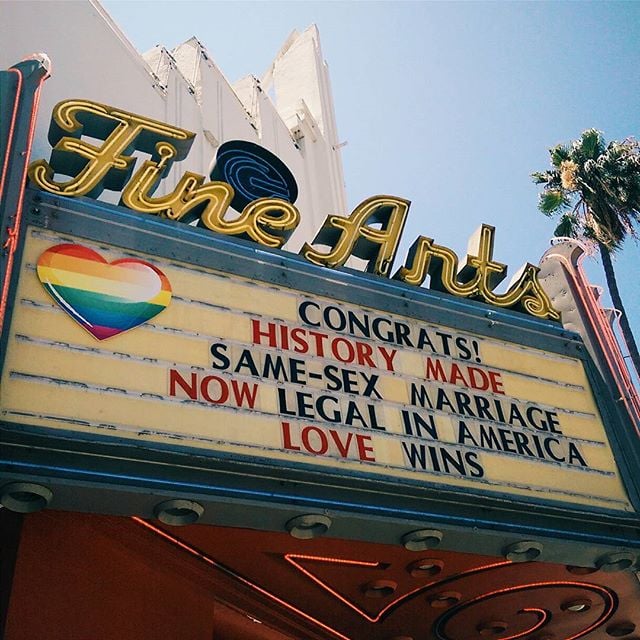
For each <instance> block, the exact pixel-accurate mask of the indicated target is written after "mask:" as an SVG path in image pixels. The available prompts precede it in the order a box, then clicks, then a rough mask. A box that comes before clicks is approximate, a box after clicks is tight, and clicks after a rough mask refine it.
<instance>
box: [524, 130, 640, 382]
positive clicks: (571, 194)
mask: <svg viewBox="0 0 640 640" xmlns="http://www.w3.org/2000/svg"><path fill="white" fill-rule="evenodd" d="M549 153H550V155H551V165H552V168H551V169H550V170H548V171H541V172H537V173H533V174H532V178H533V181H534V182H535V183H536V184H541V185H543V190H542V192H541V193H540V196H539V202H538V208H539V209H540V211H542V213H544V214H545V215H547V216H554V215H559V216H560V220H559V223H558V226H557V227H556V230H555V235H556V236H569V237H571V238H579V239H581V240H586V241H587V242H589V243H591V244H594V245H596V246H597V247H598V249H599V251H600V255H601V257H602V264H603V267H604V272H605V275H606V279H607V286H608V288H609V293H610V294H611V301H612V302H613V305H614V307H615V308H616V309H618V311H619V312H620V313H621V316H620V328H621V329H622V335H623V337H624V340H625V342H626V343H627V347H628V349H629V355H630V357H631V361H632V363H633V366H634V368H635V370H636V372H637V373H638V374H639V375H640V355H638V347H637V345H636V342H635V339H634V337H633V334H632V333H631V328H630V327H629V321H628V319H627V315H626V313H625V311H624V306H623V304H622V299H621V298H620V292H619V290H618V284H617V282H616V276H615V272H614V270H613V264H612V260H611V256H612V254H614V253H615V252H616V251H617V250H618V249H620V247H621V246H622V244H623V242H624V240H625V238H627V237H628V236H632V237H634V238H636V237H637V235H636V231H635V226H636V225H637V224H638V223H639V222H640V145H639V144H638V142H637V141H636V140H633V139H627V140H624V141H622V142H617V141H615V140H614V141H612V142H609V144H606V143H605V141H604V139H603V136H602V132H600V131H597V130H596V129H587V131H584V132H583V133H582V135H581V136H580V138H579V139H578V140H576V141H574V142H572V143H571V144H570V145H562V144H559V145H557V146H555V147H553V148H552V149H550V150H549Z"/></svg>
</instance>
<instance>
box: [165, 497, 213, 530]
mask: <svg viewBox="0 0 640 640" xmlns="http://www.w3.org/2000/svg"><path fill="white" fill-rule="evenodd" d="M153 513H154V515H155V517H156V518H158V520H160V522H163V523H164V524H169V525H172V526H174V527H181V526H184V525H186V524H193V523H194V522H197V521H198V520H199V519H200V517H201V516H202V514H203V513H204V507H203V506H202V505H201V504H199V503H197V502H194V501H193V500H182V499H177V500H165V501H164V502H160V503H159V504H157V505H156V506H155V508H154V510H153Z"/></svg>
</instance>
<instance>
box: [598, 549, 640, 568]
mask: <svg viewBox="0 0 640 640" xmlns="http://www.w3.org/2000/svg"><path fill="white" fill-rule="evenodd" d="M635 561H636V556H635V554H633V553H629V552H627V551H619V552H617V553H608V554H606V555H604V556H600V557H599V558H598V559H597V560H596V567H598V569H600V570H601V571H607V572H610V571H624V570H625V569H628V568H629V567H631V565H633V563H634V562H635Z"/></svg>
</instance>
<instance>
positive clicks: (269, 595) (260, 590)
mask: <svg viewBox="0 0 640 640" xmlns="http://www.w3.org/2000/svg"><path fill="white" fill-rule="evenodd" d="M131 519H132V520H133V521H134V522H136V523H137V524H139V525H142V526H143V527H146V528H147V529H149V530H150V531H153V532H154V533H155V534H157V535H159V536H161V537H162V538H164V539H165V540H168V541H169V542H171V543H172V544H174V545H175V546H177V547H179V548H180V549H183V550H184V551H186V552H187V553H189V554H191V555H193V556H195V557H196V558H198V559H200V560H203V561H204V562H206V563H207V564H208V565H210V566H212V567H215V568H216V569H219V570H220V571H223V572H224V573H226V574H228V575H230V576H232V577H233V578H235V579H236V580H238V581H240V582H242V584H245V585H247V586H248V587H250V588H251V589H254V590H255V591H257V592H258V593H260V594H262V595H264V596H266V597H267V598H270V599H271V600H273V601H274V602H277V603H278V604H279V605H281V606H283V607H285V608H286V609H289V610H290V611H293V612H294V613H296V614H297V615H299V616H300V617H302V618H304V619H305V620H309V621H310V622H312V623H313V624H316V625H318V626H319V627H320V628H321V629H324V630H325V631H328V632H329V633H332V634H333V635H335V636H336V637H338V638H341V640H352V639H351V638H348V637H347V636H344V635H342V634H341V633H340V632H339V631H336V630H335V629H333V628H332V627H329V626H328V625H326V624H324V623H322V622H320V620H317V619H316V618H314V617H313V616H310V615H309V614H308V613H305V612H304V611H301V610H300V609H298V608H297V607H294V606H293V605H292V604H290V603H289V602H287V601H286V600H282V599H281V598H278V596H276V595H274V594H273V593H270V592H269V591H267V590H266V589H263V588H262V587H260V586H258V585H257V584H255V583H254V582H251V581H250V580H247V578H244V577H243V576H241V575H240V574H238V573H236V572H235V571H233V570H232V569H229V568H228V567H225V566H224V565H223V564H220V563H219V562H216V561H215V560H214V559H213V558H210V557H209V556H207V555H206V554H204V553H202V552H201V551H198V550H197V549H195V548H194V547H192V546H190V545H188V544H186V543H184V542H182V541H181V540H179V539H178V538H176V537H174V536H172V535H170V534H168V533H167V532H166V531H163V530H162V529H159V528H158V527H156V526H154V525H152V524H151V523H149V522H146V521H145V520H142V518H138V517H137V516H133V517H132V518H131Z"/></svg>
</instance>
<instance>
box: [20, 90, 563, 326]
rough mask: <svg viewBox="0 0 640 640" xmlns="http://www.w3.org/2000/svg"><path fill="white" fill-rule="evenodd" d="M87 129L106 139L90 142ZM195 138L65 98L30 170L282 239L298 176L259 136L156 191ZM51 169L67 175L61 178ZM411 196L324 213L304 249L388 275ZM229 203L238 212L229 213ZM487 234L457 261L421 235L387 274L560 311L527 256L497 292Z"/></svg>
mask: <svg viewBox="0 0 640 640" xmlns="http://www.w3.org/2000/svg"><path fill="white" fill-rule="evenodd" d="M83 136H87V137H91V138H94V139H98V140H102V141H103V143H102V144H101V145H99V146H96V145H95V144H93V143H91V142H89V141H87V140H86V139H83ZM193 139H194V134H193V133H191V132H189V131H186V130H184V129H180V128H178V127H174V126H171V125H168V124H165V123H162V122H159V121H156V120H152V119H150V118H147V117H145V116H140V115H136V114H133V113H129V112H126V111H123V110H121V109H117V108H114V107H110V106H106V105H102V104H98V103H95V102H90V101H87V100H67V101H64V102H61V103H59V104H58V105H57V106H56V107H55V109H54V111H53V116H52V120H51V127H50V131H49V140H50V142H51V144H52V146H53V151H52V154H51V159H50V161H49V162H47V161H45V160H38V161H36V162H34V163H33V164H32V165H31V167H30V169H29V177H30V178H31V180H32V182H33V183H34V184H36V185H37V186H38V187H40V188H41V189H44V190H45V191H49V192H51V193H55V194H59V195H63V196H90V197H94V198H96V197H98V196H99V195H100V193H101V192H102V191H103V190H104V189H110V190H115V191H121V192H122V194H121V204H122V205H124V206H125V207H128V208H129V209H132V210H134V211H138V212H141V213H148V214H155V215H161V216H164V217H166V218H169V219H171V220H179V221H182V222H188V223H196V221H197V224H198V225H199V226H203V227H205V228H207V229H210V230H212V231H215V232H217V233H222V234H226V235H232V236H239V237H243V238H247V239H250V240H252V241H254V242H257V243H260V244H262V245H264V246H267V247H272V248H279V247H281V246H282V245H283V244H284V242H285V241H286V240H287V238H288V237H289V236H290V235H291V233H292V232H293V231H294V230H295V228H296V226H297V225H298V223H299V221H300V213H299V211H298V210H297V208H296V207H295V205H294V202H295V199H296V197H297V186H296V183H295V179H294V177H293V175H292V174H291V172H290V171H289V170H288V169H287V167H286V166H285V165H284V163H282V162H281V161H280V160H279V159H278V158H277V157H275V156H274V155H273V154H271V153H270V152H268V151H267V150H266V149H263V148H262V147H259V146H258V145H254V144H252V143H248V142H243V141H234V142H230V143H226V144H225V145H222V147H220V149H219V150H218V154H217V163H216V167H215V169H214V171H213V172H212V176H211V177H212V178H213V179H212V181H209V182H206V181H205V177H204V176H201V175H197V174H194V173H191V172H186V173H185V174H184V175H183V176H182V178H181V179H180V180H179V182H178V184H177V186H176V188H175V189H174V190H173V191H172V192H171V193H168V194H166V195H163V196H153V193H154V191H155V190H156V188H157V187H158V185H159V184H160V182H161V180H162V179H163V178H164V177H165V176H166V175H167V173H168V171H169V170H170V168H171V166H172V164H173V162H174V161H176V160H182V159H184V158H185V157H186V156H187V153H188V151H189V149H190V147H191V144H192V142H193ZM136 150H137V151H141V152H144V153H148V154H150V155H151V159H150V160H146V161H145V162H143V163H142V165H141V166H140V167H139V168H138V169H137V171H135V173H134V165H135V162H136V161H135V158H133V157H132V156H131V154H132V153H133V152H134V151H136ZM56 174H62V175H64V176H71V177H70V178H69V179H67V180H62V181H60V180H58V179H56V177H55V176H56ZM409 204H410V203H409V202H408V201H407V200H404V199H403V198H399V197H395V196H386V195H385V196H374V197H371V198H368V199H366V200H364V201H363V202H362V203H360V204H359V205H358V206H357V207H356V208H355V209H354V211H353V212H352V213H351V215H350V216H348V217H342V216H337V215H331V216H328V217H327V219H326V220H325V222H324V224H323V226H322V228H321V229H320V231H319V232H318V234H317V235H316V238H315V240H314V243H315V244H320V245H323V246H325V247H328V249H327V250H323V249H321V248H317V247H315V246H312V245H311V244H308V243H306V244H305V245H304V246H303V248H302V250H301V255H302V256H304V258H306V259H307V260H308V261H310V262H312V263H313V264H317V265H321V266H326V267H340V266H343V265H344V264H345V263H346V262H347V260H348V259H349V257H350V256H352V255H353V256H356V257H358V258H361V259H363V260H365V261H366V262H367V270H368V271H370V272H372V273H374V274H377V275H380V276H388V275H389V272H390V269H391V266H392V263H393V260H394V257H395V254H396V251H397V249H398V244H399V242H400V237H401V234H402V230H403V228H404V224H405V220H406V217H407V213H408V210H409ZM230 206H233V207H234V208H236V209H237V210H238V211H240V213H239V215H237V216H235V217H233V218H229V217H228V216H227V212H228V209H229V207H230ZM493 244H494V229H493V227H491V226H488V225H482V227H481V228H480V229H479V230H478V232H477V233H476V235H475V236H474V237H473V238H472V241H471V242H470V245H469V246H470V249H469V255H468V256H467V257H466V260H465V263H464V265H460V264H459V260H458V257H457V256H456V254H455V253H454V252H453V251H452V250H451V249H449V248H447V247H444V246H441V245H438V244H436V243H435V242H434V241H433V239H431V238H427V237H425V236H420V237H419V238H417V239H416V241H415V242H414V243H413V245H412V247H411V249H410V251H409V256H408V260H407V263H406V264H405V265H404V266H402V267H401V268H400V269H398V271H397V272H396V273H395V274H394V276H393V277H394V278H395V279H397V280H400V281H402V282H406V283H408V284H412V285H417V286H419V285H421V284H422V283H423V282H424V281H425V279H426V277H427V275H428V276H429V285H430V288H432V289H436V290H439V291H444V292H447V293H450V294H453V295H455V296H460V297H464V298H472V299H476V300H481V301H483V302H486V303H488V304H491V305H495V306H498V307H502V308H508V309H517V310H520V311H524V312H526V313H529V314H531V315H533V316H536V317H539V318H544V319H551V320H559V314H558V313H557V312H556V311H555V310H554V309H553V307H552V306H551V302H550V301H549V298H548V297H547V295H546V294H545V292H544V290H543V289H542V287H541V286H540V283H539V282H538V278H537V274H538V268H537V267H536V266H534V265H531V264H526V265H524V266H523V267H522V269H521V270H520V272H519V273H518V274H517V275H516V277H515V278H514V279H513V282H512V284H511V286H510V287H509V289H508V290H507V291H506V292H505V293H503V294H498V293H495V288H496V287H497V286H498V284H500V282H502V281H503V280H504V278H505V277H506V272H507V267H506V266H505V265H504V264H501V263H499V262H496V261H495V260H494V259H493Z"/></svg>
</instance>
